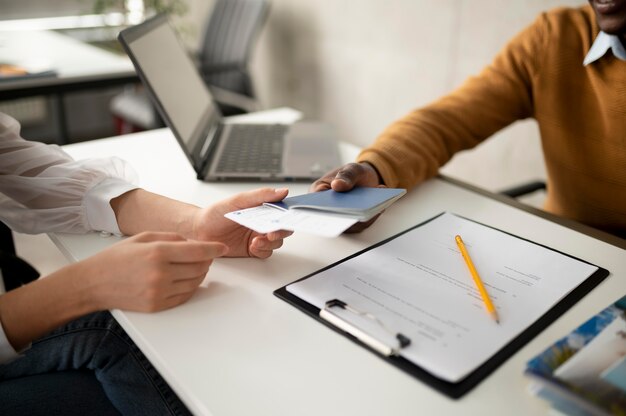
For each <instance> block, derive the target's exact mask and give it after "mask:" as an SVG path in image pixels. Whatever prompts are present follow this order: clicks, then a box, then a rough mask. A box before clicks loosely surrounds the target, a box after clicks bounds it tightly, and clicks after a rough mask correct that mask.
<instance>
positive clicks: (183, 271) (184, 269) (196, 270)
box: [161, 260, 213, 283]
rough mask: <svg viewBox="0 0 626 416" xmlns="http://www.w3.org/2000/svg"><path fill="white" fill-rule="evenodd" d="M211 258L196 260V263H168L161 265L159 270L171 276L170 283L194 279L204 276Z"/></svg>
mask: <svg viewBox="0 0 626 416" xmlns="http://www.w3.org/2000/svg"><path fill="white" fill-rule="evenodd" d="M211 263H213V260H209V261H203V262H196V263H169V264H166V265H163V266H161V270H162V271H163V272H164V273H166V274H167V276H171V281H172V283H177V282H180V281H185V280H190V279H192V280H193V279H195V278H196V277H198V276H200V275H202V276H205V275H206V274H207V272H208V271H209V267H211Z"/></svg>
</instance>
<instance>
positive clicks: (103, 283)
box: [69, 232, 228, 312]
mask: <svg viewBox="0 0 626 416" xmlns="http://www.w3.org/2000/svg"><path fill="white" fill-rule="evenodd" d="M227 251H228V248H227V247H226V246H224V245H223V244H221V243H215V242H204V241H192V240H190V241H188V240H185V239H184V238H183V237H181V236H179V235H178V234H175V233H156V232H145V233H141V234H137V235H136V236H134V237H130V238H128V239H126V240H124V241H122V242H120V243H117V244H115V245H113V246H112V247H110V248H108V249H107V250H104V251H102V252H100V253H98V254H96V255H95V256H93V257H90V258H88V259H86V260H83V261H81V262H79V263H76V264H75V265H72V266H75V267H76V268H78V270H75V272H76V273H80V274H81V277H82V278H84V279H85V280H87V282H86V283H87V290H88V292H89V293H91V295H92V301H93V303H94V304H95V306H96V307H97V309H98V310H101V309H118V308H119V309H126V310H134V311H141V312H154V311H159V310H163V309H168V308H171V307H174V306H176V305H179V304H181V303H184V302H186V301H187V300H189V298H191V296H192V295H193V294H194V292H195V291H196V289H197V288H198V286H199V285H200V283H202V281H203V280H204V277H205V276H206V274H207V272H208V270H209V266H210V265H211V262H212V261H213V259H214V258H216V257H220V256H223V255H224V254H225V253H226V252H227ZM72 266H69V267H72Z"/></svg>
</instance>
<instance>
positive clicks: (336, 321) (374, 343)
mask: <svg viewBox="0 0 626 416" xmlns="http://www.w3.org/2000/svg"><path fill="white" fill-rule="evenodd" d="M335 307H336V308H342V309H344V310H346V311H348V312H351V313H353V314H355V315H358V316H363V317H365V318H368V319H370V320H372V321H374V322H376V323H377V324H378V325H380V327H381V328H383V329H384V330H385V331H387V332H388V333H389V334H391V335H392V336H394V337H395V338H396V339H397V340H398V344H397V345H396V346H389V345H386V344H385V343H383V342H381V341H380V340H378V339H376V338H374V337H373V336H371V335H369V334H367V333H366V332H364V331H362V330H360V329H359V328H357V327H355V326H354V325H352V324H351V323H349V322H347V321H346V320H345V319H342V318H341V317H339V316H338V315H337V314H335V313H334V312H333V311H332V310H331V308H335ZM319 316H320V318H322V319H324V320H325V321H327V322H329V323H331V324H333V325H334V326H336V327H337V328H339V329H341V330H343V331H345V332H347V333H348V334H350V335H352V336H354V337H355V338H357V339H358V340H359V341H361V342H362V343H364V344H365V345H367V346H369V347H370V348H372V349H374V350H376V351H377V352H379V353H381V354H383V355H385V356H387V357H389V356H392V355H395V356H397V355H399V353H400V350H401V349H402V348H404V347H407V346H408V345H410V344H411V339H410V338H409V337H407V336H406V335H402V334H401V333H399V332H394V331H392V330H390V329H389V328H387V326H386V325H385V324H384V323H383V322H382V321H381V320H380V319H378V318H377V317H375V316H374V315H372V314H371V313H369V312H363V311H360V310H358V309H356V308H354V307H352V306H350V305H348V304H347V303H345V302H343V301H341V300H339V299H332V300H329V301H328V302H326V304H324V308H322V309H320V313H319Z"/></svg>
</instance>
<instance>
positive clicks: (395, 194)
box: [264, 187, 406, 221]
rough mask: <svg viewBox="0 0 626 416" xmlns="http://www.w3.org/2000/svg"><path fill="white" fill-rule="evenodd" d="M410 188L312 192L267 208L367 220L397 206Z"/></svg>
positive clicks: (274, 203)
mask: <svg viewBox="0 0 626 416" xmlns="http://www.w3.org/2000/svg"><path fill="white" fill-rule="evenodd" d="M404 194H406V189H400V188H365V187H359V188H354V189H352V190H351V191H348V192H335V191H333V190H328V191H322V192H312V193H309V194H303V195H298V196H292V197H289V198H285V199H283V200H282V201H280V202H266V203H265V204H264V205H268V206H272V207H275V208H279V209H282V210H284V211H286V210H290V209H308V210H315V211H321V212H327V213H332V214H341V215H345V216H348V217H352V218H355V219H358V220H359V221H367V220H369V219H371V218H372V217H373V216H375V215H376V214H378V213H380V212H381V211H382V210H384V209H385V208H387V207H388V206H389V205H391V204H393V203H394V202H395V201H396V200H398V199H399V198H400V197H402V195H404Z"/></svg>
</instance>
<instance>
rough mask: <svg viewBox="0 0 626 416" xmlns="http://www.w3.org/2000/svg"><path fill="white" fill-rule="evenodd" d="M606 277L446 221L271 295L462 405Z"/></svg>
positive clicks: (474, 226)
mask: <svg viewBox="0 0 626 416" xmlns="http://www.w3.org/2000/svg"><path fill="white" fill-rule="evenodd" d="M459 230H461V231H460V232H461V233H462V234H463V238H464V241H465V243H466V245H467V247H468V250H469V251H470V252H471V255H472V257H473V259H474V261H475V264H476V267H477V268H478V269H479V272H480V273H481V276H482V277H483V281H484V282H485V286H486V288H487V290H488V291H489V292H490V295H491V296H492V299H493V301H494V303H495V305H496V307H497V309H498V314H499V317H500V324H496V323H495V322H494V321H493V320H492V319H490V317H489V316H488V314H487V313H486V311H485V310H484V305H483V302H482V299H481V298H480V295H479V294H478V292H477V291H476V290H475V289H472V287H473V286H472V285H473V282H472V280H471V277H470V276H469V274H468V272H467V267H466V265H465V264H464V262H463V259H462V256H461V254H460V252H458V251H455V250H457V249H456V248H455V247H456V244H455V241H454V235H455V234H457V233H459ZM608 274H609V272H608V271H607V270H606V269H603V268H601V267H598V266H595V265H593V264H591V263H588V262H586V261H584V260H581V259H578V258H575V257H572V256H569V255H567V254H565V253H562V252H559V251H557V250H555V249H553V248H549V247H546V246H543V245H540V244H537V243H533V242H531V241H528V240H525V239H523V238H520V237H517V236H514V235H512V234H509V233H506V232H504V231H501V230H498V229H496V228H493V227H490V226H488V225H485V224H481V223H478V222H476V221H473V220H471V219H467V218H464V217H461V216H458V215H455V214H453V213H441V214H439V215H437V216H436V217H434V218H431V219H429V220H427V221H425V222H423V223H420V224H417V225H415V226H414V227H411V228H409V229H408V230H405V231H403V232H401V233H399V234H397V235H395V236H392V237H390V238H388V239H386V240H384V241H381V242H379V243H377V244H374V245H373V246H371V247H368V248H366V249H364V250H362V251H359V252H357V253H355V254H353V255H351V256H348V257H347V258H345V259H343V260H340V261H338V262H336V263H334V264H331V265H329V266H327V267H325V268H323V269H321V270H318V271H316V272H314V273H312V274H310V275H307V276H305V277H303V278H301V279H299V280H297V281H295V282H293V283H291V284H288V285H286V286H284V287H282V288H280V289H278V290H276V291H275V292H274V294H275V295H276V296H278V297H279V298H281V299H283V300H284V301H286V302H288V303H290V304H291V305H293V306H295V307H296V308H298V309H299V310H301V311H302V312H305V313H306V314H308V315H310V316H311V317H313V318H314V319H316V320H318V321H319V322H321V323H322V324H324V325H326V326H327V327H329V328H331V329H332V330H334V331H336V332H338V333H340V334H342V335H344V336H346V337H348V338H349V339H350V340H352V341H353V342H355V343H357V344H358V345H360V346H362V347H364V348H366V349H368V350H369V351H371V352H372V353H373V354H375V355H376V356H378V357H379V358H381V359H383V360H385V361H387V362H388V363H389V364H391V365H393V366H395V367H397V368H399V369H401V370H403V371H405V372H407V373H408V374H410V375H412V376H413V377H415V378H417V379H418V380H421V381H423V382H425V383H426V384H428V385H429V386H431V387H432V388H434V389H436V390H437V391H439V392H441V393H443V394H445V395H447V396H449V397H452V398H459V397H461V396H463V395H464V394H465V393H467V392H468V391H470V390H471V389H472V388H473V387H475V386H476V385H477V384H478V383H480V382H481V380H483V379H484V378H485V377H487V376H488V375H489V374H490V373H491V372H493V371H494V370H495V369H496V368H497V367H498V366H499V365H501V364H502V363H504V362H505V361H506V360H507V359H508V358H509V357H510V356H512V355H513V354H514V353H515V352H516V351H517V350H519V349H520V348H521V347H523V346H524V345H525V344H526V343H527V342H528V341H530V340H531V339H532V338H533V337H535V336H536V335H537V334H539V333H540V332H541V331H542V330H543V329H544V328H546V327H547V326H548V325H549V324H550V323H552V322H553V321H554V320H555V319H557V318H558V317H559V316H560V315H561V314H563V313H564V312H565V311H566V310H567V309H569V308H570V307H571V306H573V305H574V304H575V303H576V302H577V301H578V300H580V299H581V298H582V297H583V296H584V295H585V294H587V293H588V292H589V291H590V290H592V289H593V288H594V287H595V286H597V285H598V284H599V283H600V282H601V281H602V280H603V279H604V278H606V276H608ZM559 279H560V280H559ZM522 308H523V309H522ZM520 311H522V312H523V313H520ZM457 338H458V339H457Z"/></svg>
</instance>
